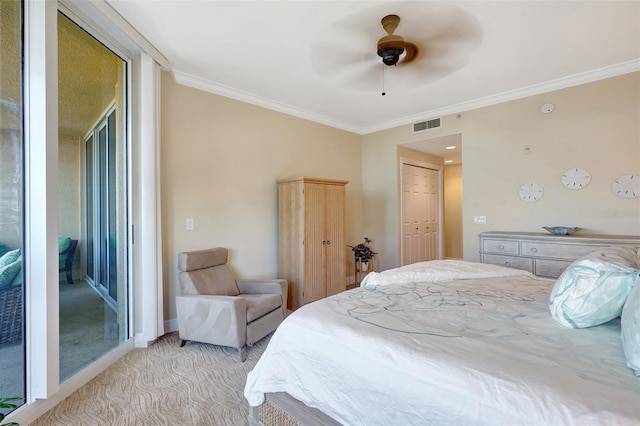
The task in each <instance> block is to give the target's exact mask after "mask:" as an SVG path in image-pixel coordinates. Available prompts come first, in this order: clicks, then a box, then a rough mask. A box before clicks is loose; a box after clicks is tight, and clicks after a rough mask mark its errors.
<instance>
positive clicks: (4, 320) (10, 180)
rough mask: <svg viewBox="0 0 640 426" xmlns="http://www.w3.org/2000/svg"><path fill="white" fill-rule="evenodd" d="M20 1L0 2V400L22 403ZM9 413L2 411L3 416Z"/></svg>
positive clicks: (23, 378) (23, 386) (22, 190)
mask: <svg viewBox="0 0 640 426" xmlns="http://www.w3.org/2000/svg"><path fill="white" fill-rule="evenodd" d="M22 85H23V84H22V2H20V1H9V0H7V1H5V0H2V1H0V400H5V399H6V398H11V400H10V401H8V402H9V403H10V404H12V405H15V406H18V405H22V403H23V402H24V398H25V395H26V393H25V344H24V342H25V339H24V309H23V308H24V294H25V292H24V286H25V285H26V284H27V281H26V279H25V277H24V276H23V269H24V268H23V266H24V262H23V258H24V257H23V253H24V247H23V245H24V244H23V240H24V223H23V215H24V208H23V206H24V202H23V200H24V184H23V182H24V171H23V153H24V148H23V147H24V144H23V129H22V116H23V114H22V112H23V107H22ZM9 411H11V408H2V409H0V413H2V414H7V413H8V412H9Z"/></svg>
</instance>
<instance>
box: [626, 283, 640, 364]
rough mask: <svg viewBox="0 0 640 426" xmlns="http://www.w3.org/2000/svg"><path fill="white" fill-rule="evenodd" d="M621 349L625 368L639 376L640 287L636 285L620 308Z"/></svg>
mask: <svg viewBox="0 0 640 426" xmlns="http://www.w3.org/2000/svg"><path fill="white" fill-rule="evenodd" d="M622 348H623V349H624V356H625V357H626V358H627V366H628V367H629V368H630V369H632V370H633V371H634V373H635V374H636V376H640V285H639V284H636V286H635V287H634V289H633V290H631V293H629V297H627V301H626V303H625V304H624V308H622Z"/></svg>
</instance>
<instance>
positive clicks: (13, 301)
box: [0, 286, 22, 344]
mask: <svg viewBox="0 0 640 426" xmlns="http://www.w3.org/2000/svg"><path fill="white" fill-rule="evenodd" d="M20 339H22V286H18V287H7V288H3V289H0V344H2V343H9V342H14V341H16V340H20Z"/></svg>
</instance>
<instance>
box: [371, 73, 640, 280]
mask: <svg viewBox="0 0 640 426" xmlns="http://www.w3.org/2000/svg"><path fill="white" fill-rule="evenodd" d="M546 102H552V103H554V104H555V111H554V112H553V113H551V114H541V113H540V106H541V105H542V104H544V103H546ZM442 122H443V126H442V128H440V129H437V130H435V131H433V133H432V134H430V137H431V135H432V136H433V137H437V136H445V135H452V134H456V133H461V134H462V138H463V147H464V148H463V187H464V193H463V233H464V243H463V245H464V259H466V260H478V233H479V232H482V231H489V230H505V231H534V232H540V231H541V227H542V226H546V225H552V226H553V225H567V226H580V227H583V228H584V231H583V232H585V233H594V234H635V235H638V234H640V215H639V211H640V198H636V199H631V200H629V199H621V198H619V197H617V196H615V195H613V194H612V193H611V191H610V184H611V180H612V179H614V178H616V177H618V176H620V175H624V174H630V173H635V174H639V173H640V73H633V74H628V75H623V76H620V77H615V78H611V79H607V80H602V81H598V82H594V83H590V84H585V85H581V86H576V87H572V88H568V89H563V90H558V91H555V92H550V93H547V94H544V95H538V96H532V97H529V98H525V99H520V100H517V101H512V102H507V103H503V104H499V105H495V106H491V107H486V108H480V109H477V110H473V111H468V112H466V113H463V114H461V115H460V117H458V116H446V117H443V120H442ZM422 138H424V136H422ZM416 139H418V138H417V137H416V136H415V135H413V134H412V132H411V126H410V125H406V126H401V127H397V128H394V129H389V130H385V131H381V132H377V133H373V134H370V135H366V136H364V137H363V141H364V142H363V151H362V152H363V194H364V197H365V198H364V209H365V212H371V213H370V214H366V215H365V221H364V222H365V229H366V230H367V234H368V235H369V236H370V237H371V238H373V239H374V241H375V240H377V242H379V244H380V246H382V247H381V248H380V250H381V251H385V252H388V253H392V252H394V251H395V252H397V246H398V232H397V229H398V224H397V223H398V217H397V200H398V180H397V165H396V164H395V156H393V154H392V152H393V151H394V150H395V149H396V146H397V145H398V144H401V143H406V142H411V141H413V140H416ZM524 145H531V148H532V154H530V155H524V153H523V151H524ZM571 167H582V168H585V169H587V170H589V171H590V172H591V174H592V175H593V179H592V182H591V184H590V185H589V186H588V187H587V188H586V189H584V190H582V191H569V190H567V189H564V188H563V187H562V186H561V185H560V175H561V174H562V172H564V171H565V170H567V169H568V168H571ZM529 181H535V182H538V183H540V184H541V185H542V186H543V187H544V188H545V195H544V197H543V199H542V200H541V201H539V202H538V203H534V204H529V203H524V202H522V201H521V200H520V199H519V198H518V188H519V187H520V186H521V185H522V184H524V183H526V182H529ZM475 215H483V216H487V224H486V225H474V224H473V223H472V218H473V216H475ZM542 232H544V231H542ZM377 248H378V246H377ZM382 263H383V265H381V267H382V268H383V269H384V268H389V267H394V266H397V264H398V263H397V257H396V258H395V259H394V258H392V257H389V258H386V257H385V259H384V260H383V262H382Z"/></svg>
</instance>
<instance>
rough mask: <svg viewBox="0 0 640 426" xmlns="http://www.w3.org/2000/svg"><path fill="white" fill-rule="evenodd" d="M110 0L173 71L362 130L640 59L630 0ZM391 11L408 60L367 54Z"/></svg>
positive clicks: (524, 92)
mask: <svg viewBox="0 0 640 426" xmlns="http://www.w3.org/2000/svg"><path fill="white" fill-rule="evenodd" d="M107 2H108V3H109V4H110V5H111V6H112V7H113V8H114V9H115V10H116V11H117V12H118V13H120V14H121V15H122V16H123V17H124V18H125V19H126V20H127V21H129V22H130V23H131V24H132V25H133V26H134V27H135V28H136V29H137V30H138V31H139V32H140V33H141V34H142V35H143V36H144V37H146V38H147V39H148V40H149V42H151V43H152V44H153V45H154V46H155V47H156V48H157V49H158V50H159V51H160V52H161V53H162V54H163V55H164V56H166V57H167V58H168V59H169V61H170V65H171V70H172V72H173V74H174V77H175V78H176V80H177V81H178V82H180V83H182V84H187V85H190V86H193V87H196V88H200V89H204V90H208V91H211V92H214V93H218V94H221V95H224V96H228V97H231V98H235V99H239V100H243V101H246V102H250V103H253V104H256V105H261V106H265V107H267V108H271V109H275V110H278V111H281V112H285V113H288V114H292V115H296V116H299V117H303V118H307V119H310V120H313V121H316V122H320V123H323V124H327V125H330V126H334V127H337V128H341V129H345V130H348V131H352V132H356V133H360V134H366V133H370V132H373V131H377V130H382V129H385V128H389V127H394V126H397V125H402V124H407V123H411V122H415V121H421V120H424V119H429V118H434V117H437V116H440V115H443V114H451V113H457V112H461V111H464V110H468V109H471V108H475V107H479V106H484V105H490V104H495V103H498V102H502V101H505V100H510V99H515V98H519V97H523V96H529V95H533V94H537V93H543V92H546V91H550V90H555V89H558V88H562V87H568V86H571V85H575V84H581V83H585V82H588V81H593V80H597V79H601V78H606V77H609V76H614V75H619V74H623V73H626V72H632V71H637V70H640V2H637V1H627V2H613V1H601V2H598V1H580V2H568V1H555V2H553V1H493V2H489V1H467V2H458V1H446V2H430V1H419V2H399V1H387V2H369V1H353V0H352V1H253V2H248V1H187V0H173V1H147V0H126V1H125V0H107ZM390 13H394V14H398V15H400V17H401V22H400V25H399V26H398V29H397V30H396V32H395V33H396V34H399V35H402V36H403V37H404V38H405V39H407V40H409V41H414V42H417V44H419V45H422V47H423V51H422V52H421V55H420V56H419V57H418V60H416V61H415V62H414V63H412V64H409V65H405V66H398V67H386V68H385V67H384V66H383V65H382V63H381V60H380V59H379V58H378V57H377V55H376V43H377V40H378V39H379V38H380V37H382V36H384V35H385V34H386V33H385V32H384V30H383V29H382V27H381V25H380V19H381V18H382V17H383V16H384V15H386V14H390ZM425 50H426V51H425ZM383 68H385V71H384V73H385V76H384V78H385V87H384V90H385V91H386V96H381V92H382V69H383Z"/></svg>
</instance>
